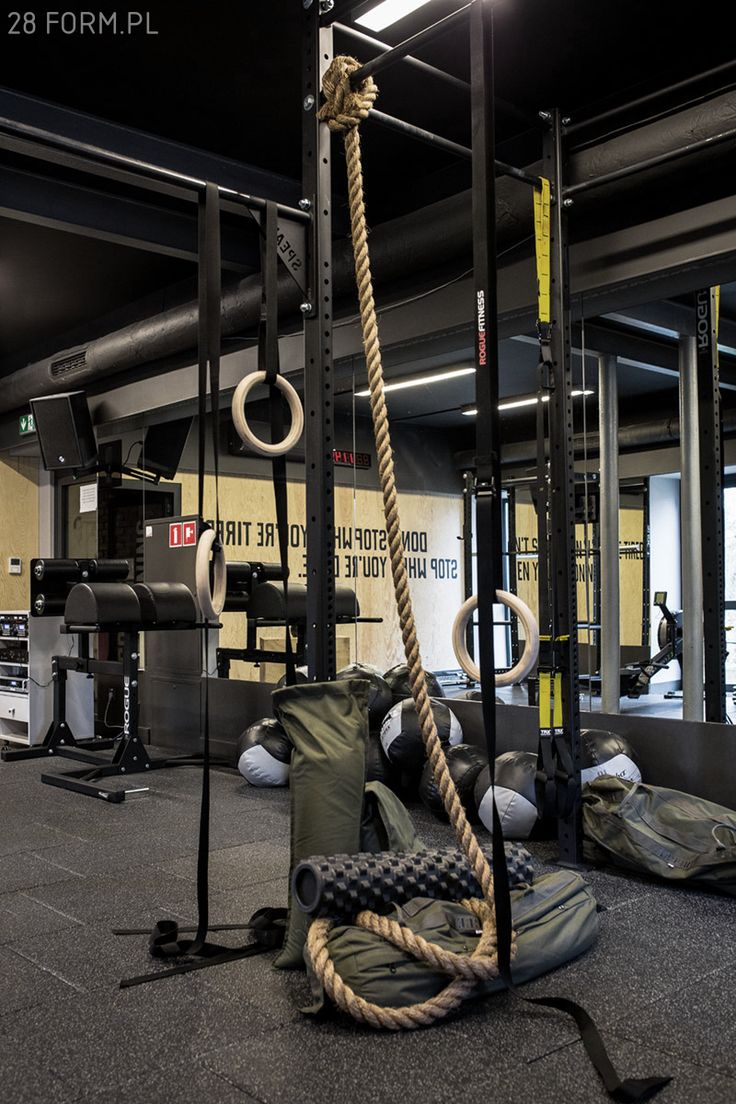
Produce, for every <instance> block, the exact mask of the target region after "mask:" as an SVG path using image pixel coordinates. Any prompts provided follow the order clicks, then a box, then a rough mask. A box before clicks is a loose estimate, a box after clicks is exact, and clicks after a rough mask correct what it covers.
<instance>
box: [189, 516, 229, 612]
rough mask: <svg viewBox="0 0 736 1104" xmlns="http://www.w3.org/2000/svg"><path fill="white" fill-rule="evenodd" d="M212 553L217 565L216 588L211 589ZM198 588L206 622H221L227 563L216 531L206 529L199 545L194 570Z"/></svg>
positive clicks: (198, 599) (200, 605)
mask: <svg viewBox="0 0 736 1104" xmlns="http://www.w3.org/2000/svg"><path fill="white" fill-rule="evenodd" d="M210 552H212V553H213V556H214V560H213V563H214V565H215V580H214V587H212V588H211V587H210ZM194 578H195V581H196V588H197V601H198V602H199V608H200V610H201V611H202V617H203V618H204V619H205V621H219V620H220V614H221V613H222V611H223V609H224V608H225V594H226V592H227V561H226V559H225V549H224V548H223V547H222V543H221V542H219V541H218V540H217V533H216V532H215V530H214V529H205V530H204V532H203V533H202V535H201V536H200V538H199V543H198V544H197V559H196V563H195V568H194Z"/></svg>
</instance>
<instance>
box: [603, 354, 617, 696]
mask: <svg viewBox="0 0 736 1104" xmlns="http://www.w3.org/2000/svg"><path fill="white" fill-rule="evenodd" d="M617 373H618V362H617V360H616V357H615V356H601V357H599V359H598V432H599V440H600V492H601V495H600V497H601V505H600V550H601V556H600V563H601V591H600V606H601V610H600V624H601V636H600V640H601V652H600V655H601V660H600V673H601V709H602V710H603V712H604V713H618V711H619V705H620V698H621V688H620V669H621V624H620V614H621V609H620V607H621V601H620V593H619V477H618V379H617Z"/></svg>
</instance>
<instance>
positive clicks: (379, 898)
mask: <svg viewBox="0 0 736 1104" xmlns="http://www.w3.org/2000/svg"><path fill="white" fill-rule="evenodd" d="M504 847H505V848H506V867H507V870H508V872H509V883H510V884H511V885H512V886H514V885H520V884H521V883H526V884H531V883H532V882H533V881H534V869H533V866H532V857H531V855H530V854H529V852H528V851H527V849H526V848H525V847H522V846H521V845H520V844H518V843H506V844H504ZM484 854H485V856H486V858H487V860H488V862H489V864H490V863H491V849H490V848H488V849H487V850H485V851H484ZM291 886H292V891H293V893H294V896H295V898H296V901H297V904H298V905H299V908H300V909H301V910H302V911H303V912H306V913H309V915H310V916H328V915H329V916H345V917H350V916H355V914H356V913H358V912H360V911H361V909H372V910H374V911H376V912H381V911H382V910H384V909H385V907H386V905H401V904H404V903H405V902H406V901H411V900H412V899H413V898H414V897H432V898H436V899H440V900H444V901H462V900H463V899H464V898H466V897H480V896H481V890H480V886H479V885H478V883H477V881H476V880H475V876H474V875H473V873H472V872H471V870H470V867H469V866H468V860H467V859H466V858H465V855H464V854H463V852H462V851H458V850H456V849H455V848H452V847H448V848H438V849H437V850H435V851H416V852H413V853H409V852H401V851H384V852H382V853H380V854H377V855H374V854H359V855H333V856H331V857H329V858H322V857H321V856H318V857H316V858H310V859H305V860H304V862H300V863H299V864H298V865H297V866H296V868H295V870H294V874H293V876H292V881H291Z"/></svg>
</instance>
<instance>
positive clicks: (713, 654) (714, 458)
mask: <svg viewBox="0 0 736 1104" xmlns="http://www.w3.org/2000/svg"><path fill="white" fill-rule="evenodd" d="M716 295H717V291H716V289H715V288H703V289H701V290H700V291H697V292H696V293H695V315H696V327H697V328H696V342H697V377H698V429H699V446H700V521H701V535H702V546H701V554H702V558H703V637H704V650H705V719H706V721H713V722H715V723H716V724H726V720H727V718H726V632H725V627H724V603H725V598H726V591H725V564H724V558H725V547H724V530H723V423H722V418H721V394H720V378H719V377H720V373H719V366H718V305H717V299H716Z"/></svg>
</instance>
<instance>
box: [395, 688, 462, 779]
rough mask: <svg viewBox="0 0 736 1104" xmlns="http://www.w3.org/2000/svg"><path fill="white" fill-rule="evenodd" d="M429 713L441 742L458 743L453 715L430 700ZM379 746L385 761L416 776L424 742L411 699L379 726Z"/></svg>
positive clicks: (442, 706) (405, 701)
mask: <svg viewBox="0 0 736 1104" xmlns="http://www.w3.org/2000/svg"><path fill="white" fill-rule="evenodd" d="M432 713H433V714H434V723H435V724H436V725H437V732H438V734H439V738H440V740H441V741H442V743H443V744H444V745H445V746H446V747H447V746H449V745H450V744H459V743H460V741H461V740H462V738H463V730H462V729H461V727H460V722H459V721H458V719H457V717H456V716H455V714H454V713H452V712H451V711H450V709H448V707H447V706H446V705H445V704H444V702H441V701H434V700H432ZM381 744H382V745H383V750H384V752H385V753H386V757H387V759H388V760H389V762H391V763H393V764H394V766H396V767H401V769H402V770H405V771H410V772H411V771H414V772H416V773H418V772H419V771H420V770H421V769H422V765H423V763H424V759H425V754H424V741H423V740H422V732H421V728H420V727H419V715H418V713H417V711H416V709H415V707H414V699H413V698H405V699H404V701H401V702H398V703H397V704H396V705H394V706H393V708H392V709H390V710H389V712H388V713H387V714H386V716H385V717H384V719H383V724H382V725H381Z"/></svg>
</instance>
